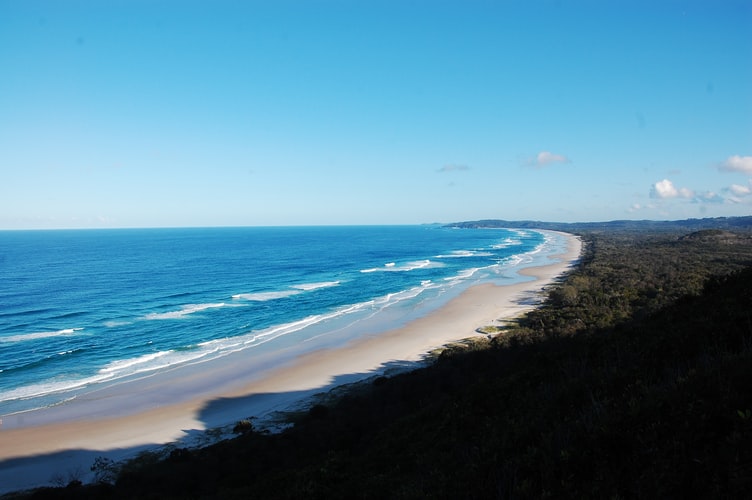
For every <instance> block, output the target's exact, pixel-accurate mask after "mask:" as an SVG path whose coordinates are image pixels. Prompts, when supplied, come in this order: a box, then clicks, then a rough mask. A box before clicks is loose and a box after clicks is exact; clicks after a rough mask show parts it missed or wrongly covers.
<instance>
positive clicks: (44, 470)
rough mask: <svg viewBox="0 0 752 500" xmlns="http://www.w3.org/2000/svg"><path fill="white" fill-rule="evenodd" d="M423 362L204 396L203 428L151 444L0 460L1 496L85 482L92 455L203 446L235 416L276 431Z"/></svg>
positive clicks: (228, 432) (121, 456) (224, 434)
mask: <svg viewBox="0 0 752 500" xmlns="http://www.w3.org/2000/svg"><path fill="white" fill-rule="evenodd" d="M424 365H425V361H390V362H386V363H383V364H381V365H380V366H379V367H378V368H376V369H374V370H372V371H368V372H358V373H347V374H340V375H337V376H334V377H332V378H331V380H330V381H329V382H328V383H326V384H323V385H321V386H318V387H315V388H311V389H306V390H299V391H286V392H275V393H256V394H248V395H245V396H239V397H218V398H214V399H211V400H208V401H207V402H206V403H205V404H204V405H203V406H202V407H201V408H200V409H199V411H198V413H197V415H196V419H197V420H198V421H200V422H201V423H202V424H203V427H204V429H181V432H182V433H183V436H182V437H181V438H180V439H178V440H176V441H173V442H170V443H156V442H155V443H150V444H144V445H139V446H133V447H125V448H112V449H104V450H96V449H85V448H73V449H68V450H63V451H59V452H53V453H46V454H37V455H30V456H23V457H17V458H9V459H6V460H0V495H6V494H8V493H13V492H17V491H23V490H30V489H35V488H43V487H61V486H66V485H68V484H70V483H72V482H76V481H81V482H83V483H90V482H93V481H95V480H96V478H97V474H96V472H95V471H93V470H92V466H93V465H94V464H95V461H97V459H105V460H106V461H107V462H109V461H113V462H121V461H126V460H128V459H132V458H136V457H138V456H139V455H140V454H144V453H152V454H153V455H152V457H153V458H156V457H166V456H168V455H169V453H170V451H171V450H174V449H175V448H181V447H185V448H198V447H204V446H208V445H211V444H213V443H216V442H218V441H221V440H223V439H230V438H232V437H235V436H236V434H234V433H233V431H232V429H233V427H234V425H235V424H236V423H237V422H238V421H240V420H245V419H251V420H252V421H253V425H254V427H256V428H258V429H262V430H267V431H270V432H275V431H278V430H281V429H283V428H284V427H286V426H289V425H290V424H289V420H288V418H289V417H290V416H291V415H294V414H296V413H299V412H304V411H307V410H308V408H309V407H310V406H312V405H315V404H317V403H318V402H321V401H324V400H326V399H327V398H328V397H331V396H334V395H338V394H342V392H343V391H347V390H348V389H350V388H352V387H353V386H355V385H357V384H365V383H368V381H369V380H372V379H375V378H377V377H379V376H382V375H394V374H397V373H402V372H405V371H409V370H414V369H416V368H419V367H421V366H424ZM134 425H141V424H134ZM2 436H3V430H2V429H0V445H1V443H2ZM101 472H102V471H101V470H100V473H101Z"/></svg>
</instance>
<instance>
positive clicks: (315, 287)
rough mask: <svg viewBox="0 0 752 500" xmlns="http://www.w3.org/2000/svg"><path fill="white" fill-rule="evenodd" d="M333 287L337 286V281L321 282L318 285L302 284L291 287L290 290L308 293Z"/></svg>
mask: <svg viewBox="0 0 752 500" xmlns="http://www.w3.org/2000/svg"><path fill="white" fill-rule="evenodd" d="M333 286H339V281H322V282H319V283H303V284H301V285H293V286H292V288H296V289H298V290H303V291H305V292H310V291H311V290H318V289H319V288H329V287H333Z"/></svg>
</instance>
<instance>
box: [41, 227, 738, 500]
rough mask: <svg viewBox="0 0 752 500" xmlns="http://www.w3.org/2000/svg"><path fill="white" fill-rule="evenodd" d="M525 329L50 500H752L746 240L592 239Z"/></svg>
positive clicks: (514, 329) (50, 495) (447, 353)
mask: <svg viewBox="0 0 752 500" xmlns="http://www.w3.org/2000/svg"><path fill="white" fill-rule="evenodd" d="M583 237H584V240H585V242H586V253H585V254H584V257H583V259H582V262H581V263H580V265H579V266H578V267H577V268H576V269H575V270H573V272H571V273H570V274H569V276H568V277H567V278H566V279H564V280H563V281H562V282H561V283H560V284H559V285H558V286H556V287H554V288H553V289H552V290H550V291H549V300H548V302H547V303H546V305H545V306H544V307H542V308H540V309H538V310H536V311H535V312H533V313H531V314H529V315H527V316H526V317H525V318H523V319H522V320H521V321H520V324H519V326H516V327H512V328H510V329H508V330H505V331H503V332H502V333H501V334H499V335H498V336H497V337H495V338H494V339H493V340H490V341H488V342H486V343H485V345H484V346H482V347H479V346H478V345H477V344H474V346H473V347H474V348H473V349H466V348H455V349H449V350H447V351H445V352H444V353H443V354H442V355H441V356H439V358H438V360H437V361H436V363H434V364H432V365H431V366H429V367H427V368H425V369H420V370H415V371H413V372H410V373H405V374H402V375H398V376H394V377H390V378H386V377H380V378H378V379H376V380H375V381H374V382H373V383H372V384H370V385H368V386H361V387H359V388H358V389H356V390H353V391H351V392H349V393H348V394H347V395H346V396H344V397H342V398H341V399H340V400H338V402H336V403H334V404H331V405H329V406H321V405H319V406H316V407H314V408H312V410H311V411H310V412H309V414H308V415H306V416H304V417H303V418H301V419H300V421H298V422H297V423H296V425H295V426H294V427H293V428H291V429H288V430H287V431H285V432H283V433H281V434H278V435H263V434H259V433H256V432H252V431H251V432H245V433H243V434H242V435H240V436H239V437H237V438H235V439H232V440H229V441H225V442H222V443H219V444H217V445H214V446H210V447H207V448H204V449H201V450H182V451H181V452H180V453H173V454H171V455H170V457H169V458H167V459H166V460H163V461H159V462H156V463H154V462H149V463H148V464H147V465H143V466H140V465H139V463H137V462H134V463H131V464H129V466H128V467H126V468H125V469H124V470H123V471H122V472H121V473H120V475H119V477H118V478H117V481H116V483H115V485H114V486H108V485H98V486H95V487H76V488H73V489H71V488H68V489H57V490H52V489H50V490H40V491H39V492H37V496H39V497H40V498H45V497H48V498H55V497H65V496H75V497H79V498H80V497H86V496H90V497H111V498H135V497H138V498H170V497H172V498H327V499H328V498H374V499H377V498H378V499H380V498H425V497H429V498H430V497H433V498H745V497H747V498H748V497H749V496H750V494H751V493H752V416H751V415H752V390H751V388H752V243H751V242H750V240H749V238H748V236H747V235H745V234H741V235H738V236H736V237H734V238H731V239H729V238H728V234H724V237H723V238H713V237H712V235H707V234H706V235H702V237H697V238H679V237H678V235H672V234H666V233H661V234H658V235H656V234H655V233H653V234H652V235H651V234H641V235H637V236H636V235H635V234H634V233H630V234H629V235H628V237H627V236H625V235H622V234H618V233H588V234H584V235H583Z"/></svg>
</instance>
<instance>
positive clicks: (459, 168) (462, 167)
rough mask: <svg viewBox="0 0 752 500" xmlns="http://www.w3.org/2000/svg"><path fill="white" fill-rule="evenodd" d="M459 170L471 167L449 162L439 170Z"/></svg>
mask: <svg viewBox="0 0 752 500" xmlns="http://www.w3.org/2000/svg"><path fill="white" fill-rule="evenodd" d="M458 170H470V167H468V166H467V165H455V164H449V165H444V166H443V167H441V168H440V169H438V170H437V172H455V171H458Z"/></svg>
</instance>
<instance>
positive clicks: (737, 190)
mask: <svg viewBox="0 0 752 500" xmlns="http://www.w3.org/2000/svg"><path fill="white" fill-rule="evenodd" d="M728 190H729V191H731V193H732V194H733V195H734V196H748V195H749V194H752V189H750V188H749V187H747V186H740V185H739V184H731V186H730V187H729V188H728Z"/></svg>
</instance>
